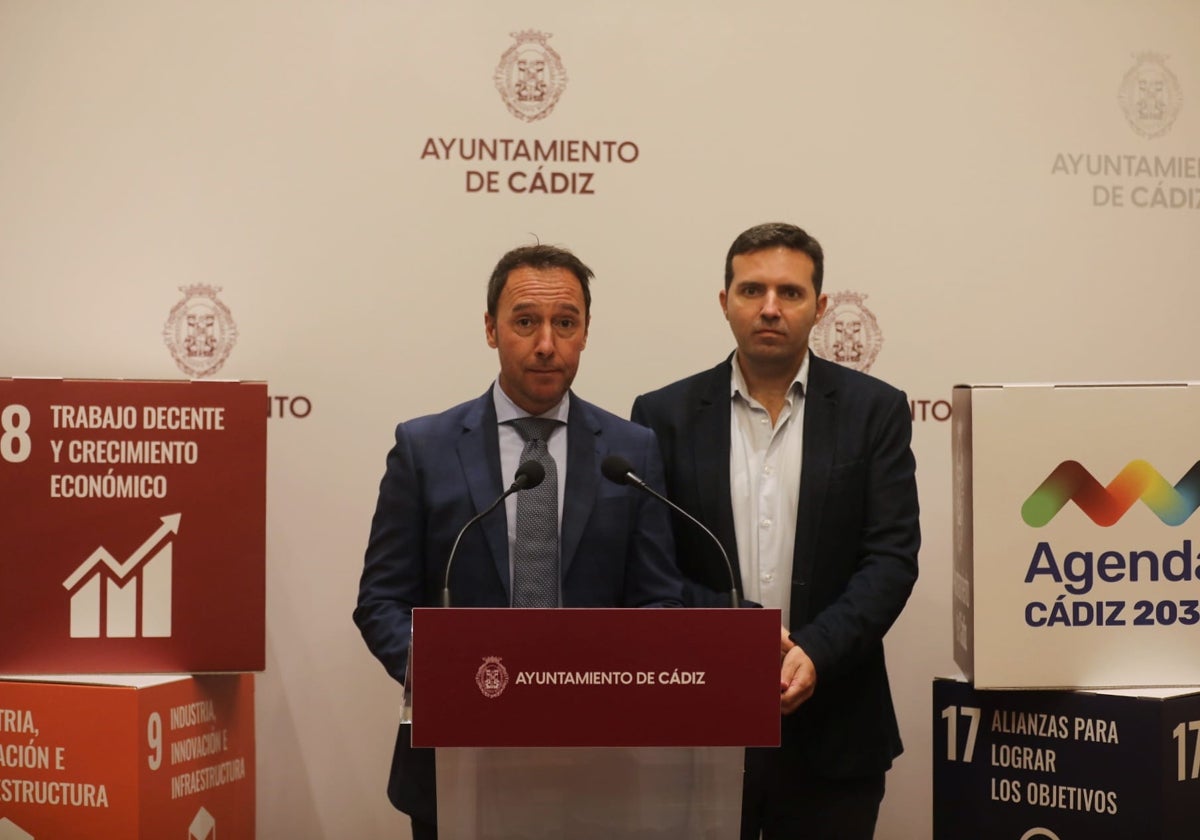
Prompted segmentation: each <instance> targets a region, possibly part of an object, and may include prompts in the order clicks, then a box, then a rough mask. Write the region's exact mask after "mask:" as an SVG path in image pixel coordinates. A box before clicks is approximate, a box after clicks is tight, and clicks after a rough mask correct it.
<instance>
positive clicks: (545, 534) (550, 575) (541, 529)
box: [512, 417, 559, 607]
mask: <svg viewBox="0 0 1200 840" xmlns="http://www.w3.org/2000/svg"><path fill="white" fill-rule="evenodd" d="M512 425H513V427H514V428H515V429H516V430H517V433H518V434H519V435H520V436H521V438H522V439H523V440H524V441H525V448H524V449H523V450H522V451H521V463H522V464H523V463H525V462H526V461H530V460H533V461H537V462H538V463H540V464H541V465H542V466H543V467H544V468H545V470H546V477H545V478H544V479H543V480H542V483H541V484H539V485H538V486H537V487H531V488H529V489H528V490H522V491H521V492H520V493H518V494H517V538H516V540H515V541H514V543H513V585H512V605H513V606H514V607H557V606H558V589H559V586H558V470H557V468H556V467H555V464H554V459H553V458H551V457H550V451H549V449H547V447H546V441H547V440H548V439H549V437H550V433H551V432H553V431H554V428H555V426H558V425H559V423H558V421H557V420H547V419H545V418H541V417H522V418H521V419H519V420H514V421H513V422H512Z"/></svg>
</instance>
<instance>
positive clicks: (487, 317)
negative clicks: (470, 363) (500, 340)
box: [483, 312, 499, 350]
mask: <svg viewBox="0 0 1200 840" xmlns="http://www.w3.org/2000/svg"><path fill="white" fill-rule="evenodd" d="M483 332H484V334H485V335H486V336H487V343H488V347H491V348H492V349H493V350H494V349H496V347H498V346H499V345H498V344H497V342H496V319H495V318H493V317H492V313H490V312H484V313H483Z"/></svg>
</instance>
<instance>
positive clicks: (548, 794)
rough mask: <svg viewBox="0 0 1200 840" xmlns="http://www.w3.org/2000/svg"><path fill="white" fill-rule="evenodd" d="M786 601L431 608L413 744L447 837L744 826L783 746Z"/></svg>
mask: <svg viewBox="0 0 1200 840" xmlns="http://www.w3.org/2000/svg"><path fill="white" fill-rule="evenodd" d="M779 626H780V624H779V611H778V610H758V609H740V610H733V609H643V610H634V609H434V608H430V609H418V610H415V611H414V614H413V648H412V652H411V654H410V663H409V667H410V679H409V681H408V684H407V688H408V690H409V698H410V699H411V700H412V706H411V709H410V710H409V711H410V712H411V714H406V716H405V717H406V719H408V720H410V721H411V724H410V725H411V726H412V732H411V735H412V743H413V745H414V746H420V747H436V748H437V774H438V775H437V790H438V823H439V833H440V836H442V837H444V838H447V840H451V839H452V838H460V837H461V838H468V837H470V838H563V837H570V838H572V840H590V838H603V839H604V840H610V838H614V837H620V838H668V837H669V838H678V837H688V838H712V840H719V839H720V838H736V837H737V836H738V831H739V822H740V811H741V793H742V755H743V750H742V748H743V747H746V746H775V745H778V743H779V654H778V652H777V651H778V649H779V642H778V639H779Z"/></svg>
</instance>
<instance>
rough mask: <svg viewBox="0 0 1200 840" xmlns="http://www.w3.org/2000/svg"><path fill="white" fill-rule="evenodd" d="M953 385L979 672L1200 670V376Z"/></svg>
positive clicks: (961, 515) (964, 593)
mask: <svg viewBox="0 0 1200 840" xmlns="http://www.w3.org/2000/svg"><path fill="white" fill-rule="evenodd" d="M953 400H954V413H953V417H954V419H953V464H954V572H953V574H954V580H953V590H952V591H953V631H954V657H955V661H956V662H957V663H958V665H959V667H960V668H962V670H963V672H964V673H965V674H966V675H967V676H968V678H970V679H971V680H972V681H973V682H974V683H975V685H976V686H977V687H980V688H1075V687H1140V686H1189V685H1200V656H1197V655H1196V651H1197V649H1200V574H1198V570H1200V516H1197V515H1195V513H1196V509H1197V507H1200V384H1197V383H1174V384H1171V383H1163V384H1139V385H982V386H981V385H962V386H958V387H956V388H955V389H954V397H953Z"/></svg>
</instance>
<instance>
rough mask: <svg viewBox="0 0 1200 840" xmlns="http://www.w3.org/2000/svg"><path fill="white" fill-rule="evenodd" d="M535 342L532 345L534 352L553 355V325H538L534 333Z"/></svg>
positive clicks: (540, 354) (541, 354)
mask: <svg viewBox="0 0 1200 840" xmlns="http://www.w3.org/2000/svg"><path fill="white" fill-rule="evenodd" d="M535 336H536V338H535V343H534V345H533V349H534V352H536V353H537V354H538V355H539V356H553V355H554V325H553V324H550V323H545V324H542V325H541V326H540V327H538V331H537V333H535Z"/></svg>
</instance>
